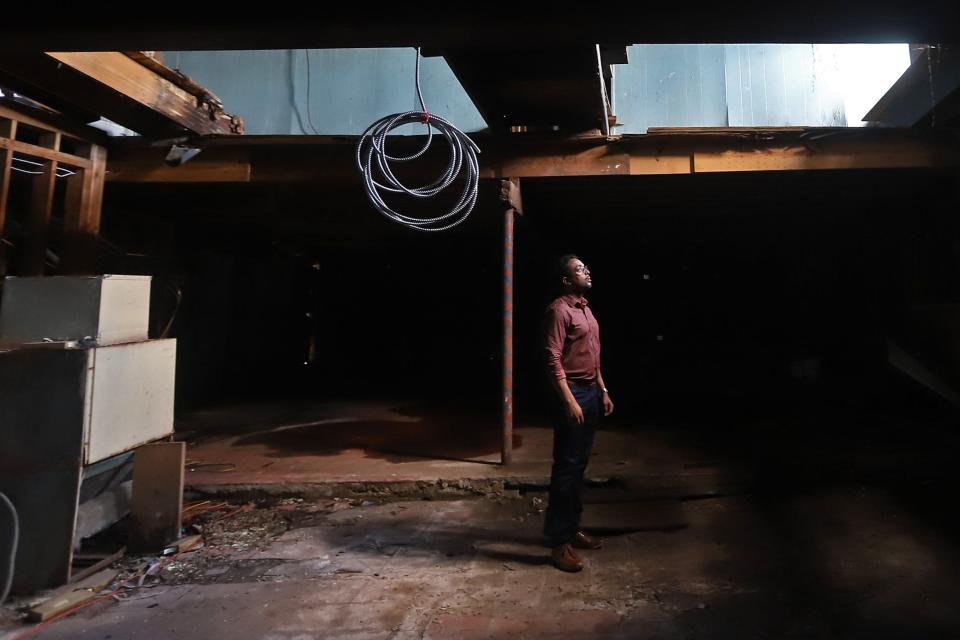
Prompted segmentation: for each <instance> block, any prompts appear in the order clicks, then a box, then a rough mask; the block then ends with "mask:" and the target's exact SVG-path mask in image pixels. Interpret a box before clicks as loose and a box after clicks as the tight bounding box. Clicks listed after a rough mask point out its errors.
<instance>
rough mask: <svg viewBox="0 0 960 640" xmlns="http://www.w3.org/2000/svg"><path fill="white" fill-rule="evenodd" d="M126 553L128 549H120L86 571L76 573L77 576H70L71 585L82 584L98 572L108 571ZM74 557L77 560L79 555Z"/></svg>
mask: <svg viewBox="0 0 960 640" xmlns="http://www.w3.org/2000/svg"><path fill="white" fill-rule="evenodd" d="M126 552H127V548H126V547H120V548H119V549H117V550H116V551H115V552H113V553H111V554H110V555H108V556H104V557H103V558H102V559H100V560H98V561H97V562H95V563H94V564H92V565H90V566H89V567H87V568H86V569H83V570H81V571H78V572H76V573H75V574H73V575H72V576H70V583H71V584H76V583H78V582H80V581H81V580H86V579H87V578H88V577H90V576H92V575H93V574H95V573H97V572H98V571H101V570H103V569H106V568H107V567H109V566H110V565H111V564H113V563H114V562H116V561H117V560H119V559H120V558H122V557H123V555H124V554H125V553H126ZM73 557H74V558H76V557H77V554H74V556H73Z"/></svg>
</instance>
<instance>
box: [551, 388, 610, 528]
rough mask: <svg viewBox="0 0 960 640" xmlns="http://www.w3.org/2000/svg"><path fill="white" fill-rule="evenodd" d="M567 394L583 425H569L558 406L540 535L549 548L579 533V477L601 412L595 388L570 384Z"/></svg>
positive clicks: (581, 488)
mask: <svg viewBox="0 0 960 640" xmlns="http://www.w3.org/2000/svg"><path fill="white" fill-rule="evenodd" d="M570 391H571V392H573V397H574V398H575V399H576V401H577V404H579V405H580V409H582V410H583V424H570V420H569V419H568V418H567V417H566V411H565V407H562V406H558V412H557V416H556V418H555V419H554V427H553V470H552V472H551V474H550V502H549V503H548V505H547V513H546V517H545V519H544V524H543V533H544V535H545V536H546V537H547V539H548V541H549V544H550V546H553V547H555V546H558V545H561V544H564V543H567V542H570V541H571V540H573V536H574V535H575V534H576V533H577V531H579V530H580V514H581V513H582V512H583V504H582V502H581V499H580V494H581V492H582V490H583V474H584V471H585V470H586V468H587V463H588V462H590V454H591V452H592V451H593V432H594V430H595V428H596V424H597V421H599V419H600V416H601V415H602V413H603V402H602V400H601V396H600V389H599V388H598V387H596V386H589V387H588V386H581V385H574V384H570Z"/></svg>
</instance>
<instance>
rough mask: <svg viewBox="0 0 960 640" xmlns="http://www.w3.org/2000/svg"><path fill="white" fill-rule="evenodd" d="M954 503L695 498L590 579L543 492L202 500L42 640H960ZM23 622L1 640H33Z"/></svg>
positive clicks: (850, 495) (818, 494) (598, 564)
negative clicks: (563, 561)
mask: <svg viewBox="0 0 960 640" xmlns="http://www.w3.org/2000/svg"><path fill="white" fill-rule="evenodd" d="M948 489H949V487H946V486H943V485H938V484H937V483H936V482H933V483H930V482H928V483H924V484H921V485H916V486H912V487H909V488H906V487H903V486H902V485H901V486H897V487H896V488H891V487H885V486H880V485H873V486H867V485H862V484H858V483H847V484H839V485H837V484H834V485H830V486H821V487H817V488H811V489H810V490H807V491H793V492H791V493H789V494H785V495H769V496H764V495H740V496H730V497H722V498H717V497H714V498H706V499H698V500H687V501H684V502H683V503H682V510H683V514H684V517H685V519H686V523H687V526H686V527H684V528H679V529H675V530H672V531H643V532H633V533H622V534H620V535H608V536H605V537H604V548H603V549H600V550H597V551H589V552H582V553H583V555H584V557H585V559H586V567H585V569H584V570H583V571H582V572H580V573H577V574H567V573H562V572H560V571H558V570H556V569H555V568H553V567H552V566H551V565H550V563H549V549H547V548H546V547H544V546H543V540H542V537H541V535H540V533H541V532H540V529H541V526H542V517H543V513H542V512H543V508H544V498H545V496H543V495H542V494H526V495H518V496H517V497H515V498H509V497H505V496H500V497H495V498H473V499H459V500H449V501H439V500H398V501H390V500H388V499H383V498H378V499H360V498H357V499H345V498H336V499H333V498H331V499H325V500H304V499H300V498H288V499H283V500H274V501H269V502H260V503H242V502H229V501H213V500H207V501H202V500H201V501H197V502H194V503H191V504H188V505H187V512H186V516H187V531H186V532H187V533H190V532H191V531H195V530H198V529H199V530H200V531H202V532H203V535H204V541H203V545H202V546H199V547H196V548H194V549H193V550H191V551H188V552H185V553H182V554H180V555H176V556H172V557H168V558H166V559H159V558H157V557H144V558H131V557H128V558H125V559H124V560H123V561H122V562H120V563H118V565H117V567H118V568H120V569H121V571H122V576H121V577H123V576H131V575H134V576H135V575H137V573H138V572H144V568H145V567H152V568H151V569H150V570H149V571H147V572H146V573H145V574H143V575H142V582H141V581H140V579H139V578H138V579H137V580H134V581H133V582H132V583H131V584H130V588H128V589H126V590H123V591H121V592H120V593H119V594H118V595H117V597H116V598H111V599H109V600H106V601H103V602H99V603H97V604H95V605H94V606H91V607H89V608H87V609H84V610H82V611H79V612H77V613H75V614H74V615H72V616H70V617H68V618H65V619H63V620H60V621H58V622H56V623H54V624H52V625H50V626H48V627H46V628H44V629H41V630H40V631H39V632H38V633H36V634H35V635H34V636H32V637H37V638H51V639H52V638H64V639H66V638H70V639H77V640H83V639H88V638H89V639H93V638H96V639H98V640H99V639H104V638H138V637H142V638H181V639H182V638H187V639H192V638H197V639H198V640H199V639H204V640H206V639H207V638H211V637H219V636H223V635H224V634H227V633H229V634H230V635H232V636H235V637H243V638H268V639H271V640H280V639H294V638H296V639H298V640H304V639H307V638H383V639H387V638H390V639H394V640H407V639H411V638H427V639H430V638H557V637H559V638H594V637H597V638H636V637H643V638H662V639H670V640H673V639H681V638H682V639H688V638H731V639H732V638H736V639H738V640H740V639H744V638H818V639H820V638H864V639H866V638H870V639H872V640H873V639H886V638H911V639H915V638H950V637H960V608H958V607H956V606H955V597H954V594H955V593H957V591H958V588H960V553H958V543H957V536H956V533H957V527H956V521H955V519H954V518H952V517H950V516H949V514H947V513H946V512H945V510H944V509H943V504H942V502H941V498H942V496H943V495H944V491H946V490H948ZM137 584H140V585H141V586H139V587H136V585H137ZM16 604H17V603H14V604H13V605H7V606H4V607H3V608H2V609H3V612H4V613H3V615H4V618H2V620H3V622H2V623H0V638H2V639H3V640H10V639H12V638H16V637H18V636H19V635H20V634H22V633H23V632H24V631H28V630H30V629H31V627H30V626H29V625H26V624H25V623H23V622H20V621H17V620H16V618H15V608H14V607H15V605H16ZM19 604H25V602H24V601H20V602H19Z"/></svg>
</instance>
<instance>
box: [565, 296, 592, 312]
mask: <svg viewBox="0 0 960 640" xmlns="http://www.w3.org/2000/svg"><path fill="white" fill-rule="evenodd" d="M562 298H563V300H564V302H566V303H567V304H568V305H570V306H571V307H575V308H577V309H584V308H586V307H587V306H589V304H590V303H589V302H587V299H586V298H584V297H583V296H578V295H577V294H575V293H568V294H565V295H564V296H562Z"/></svg>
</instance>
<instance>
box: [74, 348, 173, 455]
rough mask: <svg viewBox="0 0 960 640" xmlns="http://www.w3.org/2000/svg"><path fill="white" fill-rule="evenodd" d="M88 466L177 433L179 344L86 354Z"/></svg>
mask: <svg viewBox="0 0 960 640" xmlns="http://www.w3.org/2000/svg"><path fill="white" fill-rule="evenodd" d="M87 354H88V355H87V382H86V385H85V397H86V402H85V403H84V416H83V419H84V424H83V433H84V438H83V451H84V460H83V462H84V464H91V463H93V462H97V461H98V460H103V459H104V458H109V457H110V456H112V455H116V454H118V453H120V452H122V451H126V450H127V449H132V448H133V447H136V446H138V445H141V444H143V443H145V442H149V441H151V440H156V439H157V438H162V437H164V436H167V435H170V434H171V433H173V403H174V383H175V380H176V370H177V341H176V340H175V339H168V340H148V341H146V342H134V343H129V344H118V345H111V346H106V347H97V348H95V349H89V350H88V351H87Z"/></svg>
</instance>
